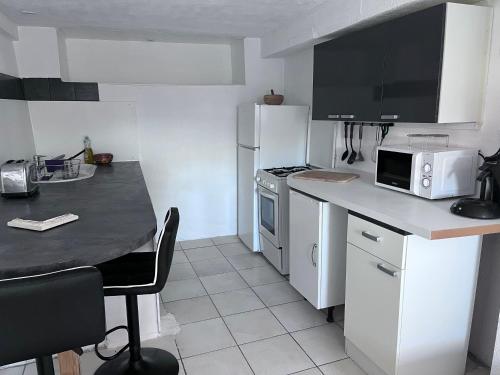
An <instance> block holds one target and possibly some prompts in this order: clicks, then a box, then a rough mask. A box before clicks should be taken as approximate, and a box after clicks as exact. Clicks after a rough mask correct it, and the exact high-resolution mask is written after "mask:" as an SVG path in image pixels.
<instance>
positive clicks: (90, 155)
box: [83, 136, 94, 164]
mask: <svg viewBox="0 0 500 375" xmlns="http://www.w3.org/2000/svg"><path fill="white" fill-rule="evenodd" d="M83 145H84V147H85V152H84V153H83V161H84V163H85V164H94V151H92V147H91V145H90V138H89V137H88V136H85V138H83Z"/></svg>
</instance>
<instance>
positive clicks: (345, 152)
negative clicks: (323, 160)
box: [341, 122, 349, 161]
mask: <svg viewBox="0 0 500 375" xmlns="http://www.w3.org/2000/svg"><path fill="white" fill-rule="evenodd" d="M348 127H349V123H348V122H344V141H345V151H344V153H343V154H342V158H341V160H342V161H344V160H345V159H347V156H348V155H349V147H347V129H348Z"/></svg>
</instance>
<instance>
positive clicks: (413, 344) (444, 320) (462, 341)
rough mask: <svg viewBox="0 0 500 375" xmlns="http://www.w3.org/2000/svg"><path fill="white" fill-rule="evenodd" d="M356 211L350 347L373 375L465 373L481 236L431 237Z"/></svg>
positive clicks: (349, 282)
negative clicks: (369, 218)
mask: <svg viewBox="0 0 500 375" xmlns="http://www.w3.org/2000/svg"><path fill="white" fill-rule="evenodd" d="M380 224H381V223H373V222H371V221H369V220H365V219H363V218H360V217H358V216H354V215H349V223H348V236H347V237H348V239H347V241H348V246H347V272H346V310H345V329H344V332H345V336H346V340H347V345H346V348H347V352H348V354H349V355H350V356H351V357H352V358H353V360H354V361H355V362H357V363H358V364H359V365H360V366H361V367H362V368H363V369H364V370H365V371H366V372H367V373H368V374H370V375H372V374H373V375H383V374H387V375H422V374H426V375H462V374H464V373H465V363H466V359H467V349H468V342H469V334H470V326H471V321H472V312H473V307H474V297H475V289H476V280H477V272H478V266H479V260H480V253H481V239H482V238H481V236H471V237H462V238H452V239H445V240H432V241H431V240H426V239H424V238H422V237H419V236H415V235H411V234H408V233H398V232H397V231H395V230H392V229H391V228H388V227H387V226H385V225H383V224H382V225H380Z"/></svg>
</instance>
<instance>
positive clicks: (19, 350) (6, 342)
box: [0, 267, 106, 365]
mask: <svg viewBox="0 0 500 375" xmlns="http://www.w3.org/2000/svg"><path fill="white" fill-rule="evenodd" d="M105 331H106V325H105V315H104V294H103V288H102V277H101V273H100V272H99V271H98V270H97V269H95V268H94V267H80V268H74V269H69V270H63V271H58V272H52V273H48V274H44V275H36V276H28V277H21V278H15V279H7V280H0V365H5V364H9V363H14V362H19V361H23V360H27V359H31V358H38V357H42V356H50V355H52V354H55V353H60V352H64V351H67V350H71V349H74V348H78V347H82V346H86V345H90V344H95V343H98V342H101V341H102V340H103V339H104V333H105Z"/></svg>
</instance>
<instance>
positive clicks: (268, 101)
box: [264, 95, 285, 105]
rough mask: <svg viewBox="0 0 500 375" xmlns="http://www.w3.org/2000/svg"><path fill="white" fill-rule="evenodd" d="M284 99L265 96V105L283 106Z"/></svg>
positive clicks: (279, 96)
mask: <svg viewBox="0 0 500 375" xmlns="http://www.w3.org/2000/svg"><path fill="white" fill-rule="evenodd" d="M284 99H285V97H284V96H283V95H264V104H267V105H281V104H282V103H283V100H284Z"/></svg>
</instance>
